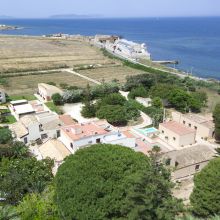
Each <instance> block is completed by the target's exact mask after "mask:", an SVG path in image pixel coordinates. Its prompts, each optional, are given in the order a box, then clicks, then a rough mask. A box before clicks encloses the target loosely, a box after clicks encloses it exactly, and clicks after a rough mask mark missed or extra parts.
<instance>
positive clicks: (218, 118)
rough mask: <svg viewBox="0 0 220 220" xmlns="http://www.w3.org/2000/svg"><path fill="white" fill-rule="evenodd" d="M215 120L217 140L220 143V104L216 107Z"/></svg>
mask: <svg viewBox="0 0 220 220" xmlns="http://www.w3.org/2000/svg"><path fill="white" fill-rule="evenodd" d="M213 118H214V123H215V139H216V141H217V142H220V104H217V105H216V106H215V109H214V111H213Z"/></svg>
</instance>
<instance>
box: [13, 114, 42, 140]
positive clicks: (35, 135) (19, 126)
mask: <svg viewBox="0 0 220 220" xmlns="http://www.w3.org/2000/svg"><path fill="white" fill-rule="evenodd" d="M39 125H40V124H39V122H38V121H37V119H36V117H35V116H34V115H26V116H23V117H22V118H20V120H19V121H18V122H16V123H14V124H12V125H10V129H11V131H12V133H13V135H14V137H15V138H16V139H17V140H19V141H21V142H24V143H25V144H27V143H30V142H34V141H36V140H38V139H40V138H41V134H40V127H39Z"/></svg>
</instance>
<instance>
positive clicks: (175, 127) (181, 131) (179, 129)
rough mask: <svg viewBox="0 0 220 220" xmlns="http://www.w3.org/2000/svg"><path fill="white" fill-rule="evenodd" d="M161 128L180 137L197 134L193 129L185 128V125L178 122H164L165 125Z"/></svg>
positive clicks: (162, 124)
mask: <svg viewBox="0 0 220 220" xmlns="http://www.w3.org/2000/svg"><path fill="white" fill-rule="evenodd" d="M160 126H162V127H164V128H166V129H169V130H170V131H172V132H174V133H176V134H178V135H186V134H191V133H195V131H194V130H193V129H191V128H188V127H185V126H184V125H182V124H180V123H178V122H175V121H169V122H164V123H161V124H160Z"/></svg>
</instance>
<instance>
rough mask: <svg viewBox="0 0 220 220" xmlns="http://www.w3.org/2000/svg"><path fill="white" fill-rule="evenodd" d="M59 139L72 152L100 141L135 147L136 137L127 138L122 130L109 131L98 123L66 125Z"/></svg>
mask: <svg viewBox="0 0 220 220" xmlns="http://www.w3.org/2000/svg"><path fill="white" fill-rule="evenodd" d="M59 139H60V141H61V142H62V143H63V144H64V145H65V146H66V147H67V148H68V149H69V150H70V151H71V152H72V153H74V152H76V151H77V150H79V149H81V148H84V147H87V146H90V145H93V144H98V143H106V144H120V145H123V146H125V147H130V148H134V147H135V138H127V137H126V136H125V135H124V134H122V133H120V132H117V131H109V130H108V129H105V128H103V127H102V126H99V125H98V124H96V123H86V124H75V125H70V126H64V127H62V128H61V136H60V138H59Z"/></svg>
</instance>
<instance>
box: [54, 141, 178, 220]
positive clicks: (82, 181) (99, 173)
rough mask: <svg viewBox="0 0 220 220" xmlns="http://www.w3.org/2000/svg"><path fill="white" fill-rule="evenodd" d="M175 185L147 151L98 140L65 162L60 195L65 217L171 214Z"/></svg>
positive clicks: (160, 217)
mask: <svg viewBox="0 0 220 220" xmlns="http://www.w3.org/2000/svg"><path fill="white" fill-rule="evenodd" d="M79 171H80V172H79ZM171 187H172V184H171V183H170V174H169V172H168V171H167V170H165V169H164V167H163V166H162V165H160V164H158V163H156V162H155V161H154V160H152V159H150V158H147V157H146V156H145V155H143V154H141V153H136V152H134V151H133V150H131V149H129V148H125V147H122V146H118V145H115V146H114V145H94V146H92V147H90V148H86V149H83V150H79V151H77V152H76V154H74V155H71V156H69V157H68V158H67V159H66V161H65V163H64V164H62V165H61V167H60V168H59V170H58V173H57V176H56V178H55V193H56V197H55V198H56V203H57V205H58V209H59V211H60V212H61V214H62V216H63V218H64V219H90V220H92V219H94V220H99V219H101V220H102V219H149V220H151V219H152V220H155V219H157V220H172V219H174V217H175V214H176V213H177V209H178V208H179V203H178V202H177V200H176V199H174V198H173V197H172V193H171Z"/></svg>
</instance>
